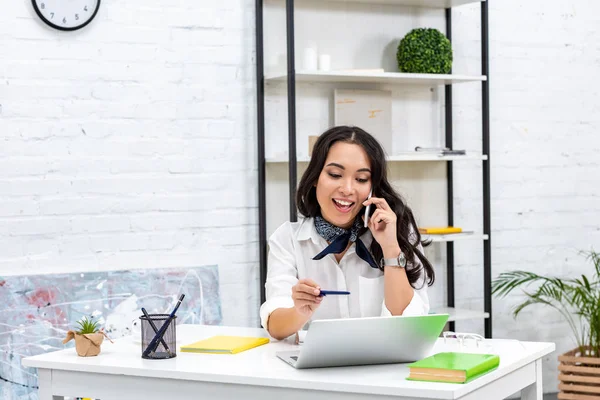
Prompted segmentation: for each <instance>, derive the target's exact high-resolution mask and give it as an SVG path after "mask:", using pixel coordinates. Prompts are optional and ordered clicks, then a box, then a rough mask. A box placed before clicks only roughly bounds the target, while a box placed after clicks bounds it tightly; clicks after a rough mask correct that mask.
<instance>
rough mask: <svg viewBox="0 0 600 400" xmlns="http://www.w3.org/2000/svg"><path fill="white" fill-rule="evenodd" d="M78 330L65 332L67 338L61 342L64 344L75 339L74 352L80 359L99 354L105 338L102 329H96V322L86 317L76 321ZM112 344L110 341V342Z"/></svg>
mask: <svg viewBox="0 0 600 400" xmlns="http://www.w3.org/2000/svg"><path fill="white" fill-rule="evenodd" d="M77 325H78V327H79V329H78V330H76V331H73V330H70V331H68V332H67V337H66V338H65V339H64V340H63V343H64V344H66V343H67V342H69V341H70V340H71V339H75V350H76V351H77V354H78V355H79V356H81V357H92V356H97V355H98V354H100V346H101V345H102V342H103V341H104V338H105V337H106V338H107V339H108V340H109V341H111V340H110V338H109V337H108V336H106V333H104V330H103V329H98V321H92V320H91V319H89V318H88V317H84V318H83V319H81V320H79V321H77ZM111 343H112V341H111Z"/></svg>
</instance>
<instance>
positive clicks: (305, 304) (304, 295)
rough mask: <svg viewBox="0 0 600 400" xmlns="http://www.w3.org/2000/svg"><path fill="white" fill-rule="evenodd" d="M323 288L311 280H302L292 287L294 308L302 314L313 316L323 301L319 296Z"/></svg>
mask: <svg viewBox="0 0 600 400" xmlns="http://www.w3.org/2000/svg"><path fill="white" fill-rule="evenodd" d="M320 292H321V288H320V287H319V285H317V284H316V283H315V282H314V281H313V280H311V279H300V280H299V281H298V283H296V284H295V285H294V286H293V287H292V299H293V300H294V308H295V309H296V311H298V312H299V313H300V314H302V315H305V316H311V315H312V313H313V312H315V310H316V309H317V308H319V305H320V304H321V301H322V300H323V297H320V296H319V293H320Z"/></svg>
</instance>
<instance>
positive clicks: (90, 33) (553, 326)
mask: <svg viewBox="0 0 600 400" xmlns="http://www.w3.org/2000/svg"><path fill="white" fill-rule="evenodd" d="M266 4H267V5H268V6H269V7H271V8H273V7H275V10H277V5H276V4H274V2H273V1H267V2H266ZM314 4H315V3H313V5H314ZM331 7H332V6H326V5H323V6H315V7H306V6H299V10H298V13H297V25H296V29H297V35H298V50H300V49H301V48H302V47H303V46H304V45H305V44H306V43H309V41H320V43H322V44H324V45H326V46H328V47H327V51H328V52H330V53H331V54H332V55H333V62H332V64H333V67H334V68H350V67H357V68H358V67H361V68H365V67H369V66H370V63H369V60H371V59H372V58H373V57H377V55H378V54H379V56H380V58H379V59H378V60H376V61H378V62H380V63H381V65H382V66H385V67H386V68H389V67H390V66H391V65H393V63H392V64H390V61H389V58H387V59H383V58H382V57H383V56H381V54H387V55H388V56H389V55H390V54H393V48H392V47H386V46H385V44H386V43H387V44H389V43H390V42H392V41H393V40H394V39H395V38H398V39H399V38H400V37H401V36H402V35H403V34H404V33H406V31H407V29H408V27H409V26H420V25H423V24H431V25H434V26H437V27H439V28H441V29H443V17H442V14H441V13H439V12H431V11H417V10H412V9H404V10H403V9H399V8H394V7H377V8H376V9H375V10H367V9H366V8H365V7H361V6H357V5H354V6H351V5H348V10H349V11H348V13H347V15H346V16H348V15H351V16H352V18H353V20H352V21H354V22H356V21H358V23H349V22H347V21H344V20H343V19H341V20H336V19H335V18H334V17H333V16H332V13H331V12H330V11H328V10H330V9H331ZM314 8H316V10H314ZM392 12H393V13H392ZM396 12H398V13H402V12H405V13H407V14H408V16H406V17H399V18H398V19H395V18H393V15H394V14H395V13H396ZM319 13H321V14H324V15H325V16H328V18H324V19H322V20H313V19H308V18H323V17H322V16H321V17H318V15H319ZM276 15H277V11H274V12H269V13H267V14H266V17H268V18H270V17H272V16H276ZM597 15H600V5H599V4H596V3H594V2H575V1H570V2H543V1H537V2H521V1H517V0H504V1H495V0H492V1H490V39H491V43H490V49H491V53H490V54H491V60H490V64H491V65H490V66H491V117H492V124H491V133H492V141H491V145H492V155H491V156H492V158H491V159H492V199H493V202H492V229H493V233H492V246H493V253H492V257H493V274H494V275H497V274H498V273H500V272H502V271H505V270H509V269H515V268H523V269H529V270H533V271H537V272H540V273H556V274H559V275H566V276H575V275H578V274H581V273H583V272H586V273H589V272H590V271H591V269H590V265H589V264H585V262H584V260H583V259H582V258H581V257H579V256H577V250H579V249H589V248H591V247H592V246H595V247H596V249H599V250H600V233H599V232H600V201H598V197H599V196H600V185H599V184H600V164H599V163H598V161H597V159H598V157H597V154H598V150H599V149H600V138H599V136H598V134H597V128H598V125H600V120H599V119H598V117H597V115H599V114H598V104H600V102H599V101H598V100H599V99H598V94H599V89H600V86H598V84H596V83H595V81H596V79H595V78H596V76H597V74H598V72H597V71H598V61H597V60H598V59H599V55H600V54H599V50H598V47H597V45H596V42H597V40H598V38H599V37H600V35H599V34H598V30H597V26H598V17H597ZM453 16H454V21H453V22H454V23H453V26H454V50H455V64H454V67H455V68H454V69H455V71H456V72H461V73H469V74H477V73H479V71H480V69H479V68H480V67H479V54H480V47H479V8H478V6H477V5H474V6H470V5H468V6H464V7H460V8H458V9H456V10H455V11H454V13H453ZM36 18H37V17H35V15H34V13H33V11H32V10H31V6H30V3H29V2H28V1H26V0H20V1H13V2H9V4H8V5H7V6H6V7H4V10H3V13H1V14H0V74H1V76H2V80H1V82H0V104H1V112H0V132H1V137H2V145H1V146H0V164H1V165H0V275H11V274H22V273H44V272H48V273H51V272H64V271H75V270H98V269H114V268H124V267H126V268H136V267H139V268H149V267H167V266H174V267H175V266H195V265H201V264H203V263H205V262H218V263H219V265H220V271H221V282H222V298H223V306H224V310H223V312H224V319H225V323H231V324H244V325H256V324H257V313H256V308H257V307H258V283H257V278H258V277H257V263H258V256H257V212H256V205H257V201H256V173H255V165H256V163H255V154H256V153H255V147H256V146H255V143H254V142H255V138H256V134H255V125H256V124H255V82H254V62H255V58H254V53H255V45H254V2H253V1H250V0H226V1H222V2H218V3H214V4H213V2H210V5H209V4H208V3H207V2H193V1H183V0H181V1H178V2H175V3H173V2H166V1H161V0H150V1H144V2H142V1H139V0H135V1H133V2H131V1H130V2H126V3H123V2H116V1H109V0H106V1H104V2H103V4H102V7H101V10H100V14H99V16H98V20H96V21H94V22H93V23H92V25H90V26H89V27H87V28H86V29H84V30H83V31H81V32H76V33H60V32H55V31H52V30H51V29H49V28H46V27H45V26H43V25H42V24H41V23H40V22H39V21H37V19H36ZM306 21H312V22H313V23H311V24H309V25H310V26H308V27H307V24H305V23H304V22H306ZM314 21H317V22H318V23H316V22H314ZM319 21H320V22H319ZM265 23H266V24H267V25H266V27H265V28H266V29H267V30H268V31H269V30H271V29H274V30H275V31H276V32H278V34H277V35H276V36H273V37H271V38H268V40H267V43H266V45H267V50H268V51H269V50H272V49H277V46H283V45H284V43H285V37H284V34H285V30H284V24H283V20H279V22H275V21H273V18H270V19H269V20H267V21H265ZM336 24H338V25H336ZM375 28H377V29H380V31H381V32H382V34H381V35H378V36H371V37H369V36H368V35H370V34H372V32H373V31H374V29H375ZM364 35H367V36H364ZM361 38H367V39H369V38H370V41H367V42H360V40H364V39H361ZM355 43H356V44H355ZM344 46H348V47H344ZM345 48H350V49H352V52H349V53H348V52H345V51H343V49H345ZM271 53H272V52H271ZM357 54H359V55H362V56H361V57H357V56H356V55H357ZM365 54H366V55H365ZM265 61H266V62H267V64H274V63H276V62H277V55H276V54H275V55H273V54H267V55H266V60H265ZM298 61H300V60H298ZM340 63H341V64H340ZM269 90H270V91H269V94H270V95H272V96H271V97H269V102H268V103H267V117H268V121H269V122H270V123H271V124H270V125H269V126H268V131H267V133H268V134H269V138H268V139H269V140H268V146H269V147H268V148H269V151H271V150H273V149H277V148H281V147H282V148H285V146H286V143H287V142H286V140H287V131H286V123H285V121H286V114H285V112H286V109H285V107H284V106H282V103H281V100H282V99H284V98H285V85H283V87H282V88H281V87H280V88H277V87H270V88H269ZM324 90H325V89H323V88H322V87H311V86H307V85H304V86H299V90H298V96H299V97H298V101H299V103H298V104H299V113H298V120H299V124H298V127H299V141H298V149H299V152H300V151H302V150H304V149H305V148H306V143H307V140H306V136H307V135H308V134H309V133H310V134H316V133H318V132H320V131H322V130H324V129H325V128H326V127H327V126H328V125H329V124H330V123H331V119H330V118H331V113H330V110H329V109H328V108H327V107H328V102H327V98H326V95H325V94H324V93H325V92H324ZM307 93H308V94H309V96H305V94H307ZM303 94H304V95H303ZM480 95H481V92H480V87H479V85H476V84H475V85H471V84H466V85H459V86H457V87H456V89H455V141H456V143H455V147H456V148H473V149H478V148H480V145H481V144H480V141H479V137H480V132H481V130H480V129H481V120H480V111H481V109H480V104H481V101H480ZM277 96H279V97H280V98H277ZM394 96H395V99H396V100H398V101H401V102H402V103H403V104H407V102H406V100H409V99H413V100H414V99H415V98H416V99H420V100H421V103H420V104H421V106H420V107H419V108H417V109H410V110H409V111H407V112H406V113H404V114H402V117H404V119H403V120H401V121H399V122H398V124H402V125H401V126H402V128H403V129H404V131H405V134H406V135H409V136H408V138H409V140H408V141H407V142H399V143H401V144H400V145H398V146H399V147H396V145H395V148H396V150H399V149H402V148H403V146H408V144H407V143H409V144H410V145H411V146H412V144H413V143H414V140H419V137H418V136H415V135H414V133H411V132H414V130H412V131H411V129H410V128H411V127H415V126H429V125H428V124H431V126H433V127H437V128H438V129H439V131H438V132H435V133H431V132H427V135H428V136H427V140H428V141H430V142H431V143H434V142H435V140H437V138H439V136H438V135H439V134H440V132H442V131H441V130H442V129H443V118H441V114H438V113H441V111H442V109H441V108H439V109H435V108H433V109H429V108H427V107H429V106H424V105H423V104H425V102H430V101H431V99H432V98H436V96H441V98H443V95H442V93H441V92H436V91H434V92H428V91H426V92H423V91H419V90H416V91H413V90H409V91H407V90H405V89H402V88H396V89H395V94H394ZM427 104H428V103H427ZM432 110H433V111H432ZM424 121H425V122H424ZM410 135H413V136H410ZM427 168H429V169H431V170H432V172H428V173H431V174H432V179H433V180H434V181H435V180H437V181H438V183H439V182H443V170H439V169H436V168H432V166H431V165H429V166H428V167H427ZM455 171H456V174H455V182H456V187H457V189H456V194H457V200H456V210H455V211H456V220H457V222H458V221H460V223H461V224H462V225H463V226H468V227H475V228H477V227H479V226H480V224H481V216H480V210H481V207H482V206H481V191H480V182H481V169H480V168H478V167H477V163H472V162H468V163H465V164H460V163H455ZM280 172H281V171H279V173H280ZM269 173H270V176H271V177H273V176H274V174H276V173H278V172H277V170H276V169H275V170H274V169H273V168H271V167H269ZM423 174H425V173H424V172H422V170H421V169H420V166H419V165H413V166H411V167H409V168H404V169H402V170H399V171H397V175H396V176H397V177H398V181H397V184H398V186H399V187H400V188H405V189H406V192H407V193H406V195H407V197H408V198H409V201H411V205H412V206H413V207H414V208H415V209H416V210H417V212H418V214H419V218H420V219H421V221H422V222H424V223H429V222H428V221H434V220H433V217H432V215H433V216H436V218H437V215H438V213H439V210H433V211H432V210H431V207H432V205H435V199H433V200H432V199H430V198H428V197H427V195H426V193H427V192H423V191H419V187H418V186H416V180H415V177H418V176H420V175H421V176H422V175H423ZM283 177H285V172H284V173H283ZM280 182H281V180H280ZM434 183H435V182H434ZM283 194H284V196H283V197H282V198H281V200H280V205H277V204H273V202H271V204H270V207H269V209H270V210H271V211H273V213H271V214H270V215H275V217H274V218H275V219H277V218H279V215H282V216H283V218H285V217H286V216H287V200H286V198H285V194H286V193H285V191H284V193H283ZM419 199H421V200H423V199H427V200H428V202H429V203H428V204H427V207H425V205H423V204H422V203H421V201H419ZM439 204H441V203H439ZM278 208H279V209H280V210H282V214H277V213H275V211H276V210H277V209H278ZM421 210H423V211H422V212H421ZM427 210H429V211H427ZM271 223H274V222H273V220H271ZM439 249H442V247H439V246H438V250H436V249H435V248H432V249H431V252H430V254H431V257H432V258H433V259H435V260H437V261H439V260H443V257H444V255H443V252H442V251H441V250H439ZM456 251H457V258H456V260H457V275H456V282H457V286H456V294H457V305H459V306H464V307H473V308H479V307H482V305H481V281H482V275H481V262H482V261H481V260H482V250H481V244H479V243H460V244H457V245H456ZM438 273H439V280H438V283H437V284H436V287H435V288H434V289H433V294H432V297H433V300H434V302H441V301H442V300H443V299H444V298H445V291H444V285H445V276H444V273H443V270H442V269H441V268H440V269H438ZM517 300H518V299H517V298H514V297H511V298H510V299H508V300H494V303H493V305H494V319H493V322H494V335H495V336H496V337H515V338H519V339H523V340H544V341H553V342H556V343H557V352H556V353H555V354H553V355H551V356H549V357H548V358H547V360H546V361H545V363H544V367H545V370H544V379H545V385H544V386H545V389H546V391H556V390H557V382H556V376H557V371H556V365H557V360H556V355H557V354H559V353H562V352H564V351H566V350H568V349H570V348H571V347H573V343H572V342H571V340H570V337H569V331H568V328H567V326H566V324H565V323H563V322H562V321H561V320H560V318H559V317H558V315H557V314H556V313H553V312H551V311H549V310H546V309H544V308H535V309H531V310H530V311H528V312H525V313H524V315H523V316H522V317H520V318H519V319H517V320H514V319H513V318H512V317H511V316H510V314H509V312H510V309H511V307H512V306H513V305H514V304H516V301H517ZM457 325H458V326H457V329H460V330H477V331H480V332H482V331H483V324H481V323H480V322H474V323H462V324H457Z"/></svg>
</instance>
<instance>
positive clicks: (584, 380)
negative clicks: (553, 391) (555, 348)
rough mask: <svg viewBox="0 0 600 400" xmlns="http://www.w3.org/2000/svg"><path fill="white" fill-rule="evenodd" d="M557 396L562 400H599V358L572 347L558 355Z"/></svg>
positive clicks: (587, 350)
mask: <svg viewBox="0 0 600 400" xmlns="http://www.w3.org/2000/svg"><path fill="white" fill-rule="evenodd" d="M558 361H559V362H560V364H559V365H558V371H559V374H558V380H559V384H558V390H559V391H560V392H559V393H558V398H559V399H562V400H600V358H598V357H590V356H589V349H585V352H584V354H582V353H581V351H580V349H579V348H577V349H573V350H571V351H568V352H566V353H565V354H563V355H560V356H558Z"/></svg>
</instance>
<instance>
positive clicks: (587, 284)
mask: <svg viewBox="0 0 600 400" xmlns="http://www.w3.org/2000/svg"><path fill="white" fill-rule="evenodd" d="M584 254H586V255H587V259H588V260H591V261H592V263H593V265H594V274H593V276H591V277H588V276H586V275H581V277H577V278H559V277H554V276H542V275H538V274H535V273H533V272H528V271H510V272H504V273H501V274H500V275H499V276H498V277H497V278H496V279H495V280H494V281H493V282H492V294H495V295H496V296H498V297H504V296H506V295H507V294H509V293H510V292H512V291H513V290H514V289H517V288H521V289H522V291H523V293H524V294H525V297H526V299H525V301H524V302H522V303H521V304H519V305H517V306H516V307H515V309H514V311H513V315H514V317H515V318H516V317H517V315H518V314H519V313H520V312H521V311H522V310H523V309H524V308H526V307H529V306H531V305H533V304H543V305H546V306H548V307H552V308H554V309H556V310H557V311H558V312H559V313H560V314H561V315H562V317H563V318H564V319H565V320H566V321H567V323H568V324H569V327H570V328H571V331H572V333H573V335H574V338H575V341H576V343H577V347H576V348H574V349H573V350H571V351H568V352H566V353H565V354H562V355H560V356H559V357H558V360H559V362H560V365H559V366H558V370H559V380H560V381H561V382H560V384H559V386H558V389H559V390H560V392H561V394H564V396H566V397H564V396H563V397H561V396H560V395H559V398H565V399H566V398H569V399H579V398H582V399H583V398H586V399H592V398H593V399H600V253H596V252H594V251H591V252H585V253H584ZM532 284H536V285H537V286H536V287H535V288H534V289H531V290H529V289H527V290H526V289H524V287H528V286H529V285H532ZM567 393H568V394H567ZM581 396H585V397H581Z"/></svg>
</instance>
